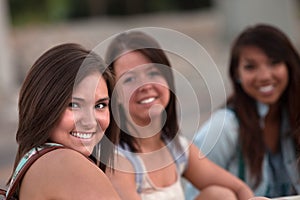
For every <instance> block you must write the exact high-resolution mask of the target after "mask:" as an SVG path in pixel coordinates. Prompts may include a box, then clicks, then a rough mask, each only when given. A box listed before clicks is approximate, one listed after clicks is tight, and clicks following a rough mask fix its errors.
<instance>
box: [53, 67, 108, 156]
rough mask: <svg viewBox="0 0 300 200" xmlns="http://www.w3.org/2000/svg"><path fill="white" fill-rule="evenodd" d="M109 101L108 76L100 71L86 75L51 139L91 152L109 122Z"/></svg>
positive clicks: (87, 153) (79, 150)
mask: <svg viewBox="0 0 300 200" xmlns="http://www.w3.org/2000/svg"><path fill="white" fill-rule="evenodd" d="M108 105H109V96H108V90H107V85H106V82H105V80H104V79H103V78H102V77H101V75H100V74H99V73H92V74H90V75H88V76H86V77H85V78H84V79H83V80H82V81H81V82H80V83H79V84H78V85H77V87H76V88H75V89H74V91H73V94H72V99H71V100H70V102H69V105H68V107H67V108H66V109H65V111H64V112H63V114H62V116H61V117H60V120H59V122H58V124H57V125H56V126H55V128H54V129H53V130H52V131H51V133H50V140H51V141H53V142H56V143H60V144H62V145H64V146H66V147H69V148H71V149H74V150H76V151H78V152H80V153H82V154H84V155H86V156H89V155H90V154H91V152H92V151H93V148H94V147H95V145H96V144H97V143H98V142H99V141H100V140H101V138H102V137H103V135H104V131H105V130H106V128H107V127H108V125H109V120H110V119H109V116H110V114H109V107H108Z"/></svg>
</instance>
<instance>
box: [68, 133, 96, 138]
mask: <svg viewBox="0 0 300 200" xmlns="http://www.w3.org/2000/svg"><path fill="white" fill-rule="evenodd" d="M71 135H72V136H74V137H78V138H80V139H90V138H91V137H92V135H93V134H92V133H78V132H71Z"/></svg>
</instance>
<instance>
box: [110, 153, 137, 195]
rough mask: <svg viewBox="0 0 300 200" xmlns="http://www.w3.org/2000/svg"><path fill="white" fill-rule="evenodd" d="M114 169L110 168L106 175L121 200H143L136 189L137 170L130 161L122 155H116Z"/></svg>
mask: <svg viewBox="0 0 300 200" xmlns="http://www.w3.org/2000/svg"><path fill="white" fill-rule="evenodd" d="M114 167H115V169H114V170H112V169H111V168H108V169H107V170H106V172H105V173H106V175H107V176H108V178H109V179H110V181H111V183H112V184H113V186H114V188H115V189H116V191H117V193H118V194H119V196H120V197H121V199H124V200H128V199H130V200H141V197H140V195H139V194H138V193H137V189H136V181H135V173H134V172H135V170H134V168H133V166H132V164H131V163H130V161H128V160H127V159H126V158H124V157H123V156H121V155H116V158H115V164H114Z"/></svg>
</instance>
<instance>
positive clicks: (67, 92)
mask: <svg viewBox="0 0 300 200" xmlns="http://www.w3.org/2000/svg"><path fill="white" fill-rule="evenodd" d="M105 67H106V66H105V64H104V62H103V60H102V59H101V58H100V57H99V56H98V55H97V54H95V53H93V52H92V51H89V50H86V49H85V48H83V47H82V46H80V45H79V44H73V43H66V44H61V45H58V46H55V47H53V48H51V49H49V50H48V51H46V52H45V53H44V54H43V55H41V56H40V57H39V58H38V59H37V61H36V62H35V63H34V64H33V66H32V67H31V69H30V71H29V73H28V74H27V76H26V78H25V80H24V82H23V84H22V87H21V90H20V94H19V104H18V106H19V124H18V129H17V134H16V140H17V143H18V145H19V146H18V152H17V155H16V159H15V164H14V169H15V168H16V166H17V164H18V163H19V161H20V159H21V158H22V156H24V154H26V153H27V152H28V151H29V150H30V149H32V148H35V147H38V146H41V145H43V144H44V143H45V142H49V137H50V132H51V130H52V129H53V128H54V127H55V125H56V124H57V123H58V120H59V119H60V116H61V115H62V113H63V112H64V110H65V109H66V108H67V106H68V104H69V101H70V99H71V97H72V92H73V88H74V87H75V86H76V85H77V84H78V83H79V82H80V81H81V80H82V79H83V78H84V77H86V76H87V75H89V74H91V73H93V72H99V73H101V75H102V77H103V78H104V80H105V81H106V84H107V87H108V92H109V96H111V93H112V90H113V83H114V80H113V76H112V74H111V73H110V71H109V70H108V69H106V68H105ZM114 127H116V126H115V122H114V120H113V119H112V117H111V123H110V125H109V127H108V129H107V130H106V132H105V135H106V136H107V138H108V139H109V140H110V141H111V142H112V143H113V144H114V143H116V140H117V132H116V131H114V130H113V129H114ZM100 143H101V147H100V148H101V149H103V151H101V152H102V153H101V155H100V157H99V158H96V159H97V160H98V161H101V162H100V163H98V165H99V166H100V168H101V169H102V170H104V171H105V168H106V164H107V163H111V162H110V160H111V159H112V158H113V157H112V155H113V145H110V144H109V142H107V141H106V142H105V141H103V140H101V142H100Z"/></svg>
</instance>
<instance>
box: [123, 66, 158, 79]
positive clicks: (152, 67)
mask: <svg viewBox="0 0 300 200" xmlns="http://www.w3.org/2000/svg"><path fill="white" fill-rule="evenodd" d="M146 65H150V66H146V67H145V70H146V71H150V70H151V69H158V67H156V66H155V65H154V63H148V64H146ZM158 70H159V69H158ZM127 74H136V70H135V69H131V70H129V71H126V72H123V73H122V74H120V78H121V77H122V76H124V75H127Z"/></svg>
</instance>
